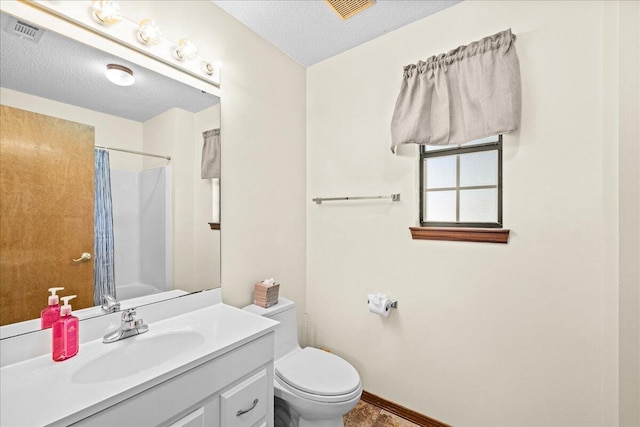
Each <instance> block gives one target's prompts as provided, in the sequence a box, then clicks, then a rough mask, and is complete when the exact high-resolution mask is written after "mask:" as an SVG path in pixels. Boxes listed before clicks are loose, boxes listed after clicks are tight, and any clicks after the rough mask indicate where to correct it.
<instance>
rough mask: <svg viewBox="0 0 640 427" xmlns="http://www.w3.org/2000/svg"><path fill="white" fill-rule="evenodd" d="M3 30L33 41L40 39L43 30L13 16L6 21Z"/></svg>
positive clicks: (36, 41)
mask: <svg viewBox="0 0 640 427" xmlns="http://www.w3.org/2000/svg"><path fill="white" fill-rule="evenodd" d="M5 30H6V31H7V32H8V33H11V34H15V35H17V36H19V37H21V38H23V39H27V40H31V41H33V42H35V43H38V42H39V41H40V39H41V38H42V35H43V34H44V32H45V30H43V29H42V28H38V27H36V26H35V25H33V24H29V23H27V22H24V21H19V20H18V19H16V18H13V17H11V18H10V19H9V21H8V22H7V26H6V27H5Z"/></svg>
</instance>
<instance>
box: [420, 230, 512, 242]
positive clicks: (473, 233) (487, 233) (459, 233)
mask: <svg viewBox="0 0 640 427" xmlns="http://www.w3.org/2000/svg"><path fill="white" fill-rule="evenodd" d="M409 230H411V237H412V238H413V240H449V241H453V242H485V243H507V242H508V241H509V230H505V229H504V228H455V227H409Z"/></svg>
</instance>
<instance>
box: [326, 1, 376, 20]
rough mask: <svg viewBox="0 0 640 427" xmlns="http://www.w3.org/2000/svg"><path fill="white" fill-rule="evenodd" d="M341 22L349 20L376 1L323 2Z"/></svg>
mask: <svg viewBox="0 0 640 427" xmlns="http://www.w3.org/2000/svg"><path fill="white" fill-rule="evenodd" d="M324 1H325V2H326V3H327V4H328V5H329V7H330V8H331V9H333V11H334V12H335V13H337V14H338V16H339V17H340V18H342V20H345V19H349V18H351V17H352V16H353V15H355V14H356V13H360V12H362V11H363V10H365V9H366V8H368V7H369V6H372V5H373V4H374V3H375V2H376V0H324Z"/></svg>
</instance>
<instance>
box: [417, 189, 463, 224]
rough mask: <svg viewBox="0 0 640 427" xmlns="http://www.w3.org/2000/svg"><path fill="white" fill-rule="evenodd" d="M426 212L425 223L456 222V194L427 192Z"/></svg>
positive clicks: (450, 192) (453, 192)
mask: <svg viewBox="0 0 640 427" xmlns="http://www.w3.org/2000/svg"><path fill="white" fill-rule="evenodd" d="M424 211H425V219H424V220H425V221H455V220H456V192H455V191H427V192H426V193H425V209H424Z"/></svg>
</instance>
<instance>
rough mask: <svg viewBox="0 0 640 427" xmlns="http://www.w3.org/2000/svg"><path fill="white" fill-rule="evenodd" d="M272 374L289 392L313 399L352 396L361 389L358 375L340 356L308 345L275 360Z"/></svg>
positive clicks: (326, 400)
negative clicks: (273, 373)
mask: <svg viewBox="0 0 640 427" xmlns="http://www.w3.org/2000/svg"><path fill="white" fill-rule="evenodd" d="M275 365H276V366H275V377H276V380H277V381H278V383H279V384H280V385H281V386H282V387H283V388H285V389H287V390H288V391H289V392H291V393H294V394H296V395H298V396H300V397H303V398H305V399H309V400H313V401H316V402H324V403H332V402H343V401H346V400H350V399H352V398H353V397H354V396H357V395H359V393H360V392H361V384H360V376H359V375H358V372H357V371H356V370H355V368H354V367H353V366H351V365H350V364H349V363H348V362H347V361H345V360H343V359H341V358H340V357H338V356H336V355H334V354H331V353H328V352H326V351H322V350H318V349H317V348H312V347H307V348H304V349H302V350H300V351H298V352H296V353H295V354H293V355H291V356H289V357H284V358H283V359H281V360H279V361H276V364H275Z"/></svg>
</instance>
